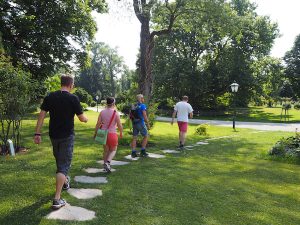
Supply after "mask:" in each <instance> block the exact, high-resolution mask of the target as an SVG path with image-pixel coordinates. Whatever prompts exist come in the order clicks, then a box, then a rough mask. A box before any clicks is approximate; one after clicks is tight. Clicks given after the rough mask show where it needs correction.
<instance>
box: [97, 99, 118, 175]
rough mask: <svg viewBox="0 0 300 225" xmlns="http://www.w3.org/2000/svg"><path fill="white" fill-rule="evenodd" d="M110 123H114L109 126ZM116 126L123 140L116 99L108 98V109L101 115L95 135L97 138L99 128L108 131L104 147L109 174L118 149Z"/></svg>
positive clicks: (104, 157) (105, 166)
mask: <svg viewBox="0 0 300 225" xmlns="http://www.w3.org/2000/svg"><path fill="white" fill-rule="evenodd" d="M110 121H112V122H111V124H110V126H109V123H110ZM108 126H109V127H108ZM116 126H117V127H118V129H119V132H120V138H122V132H123V127H122V124H121V121H120V115H119V113H118V112H117V111H116V110H115V99H114V98H112V97H108V98H107V99H106V108H105V109H104V110H102V111H101V112H100V114H99V117H98V121H97V124H96V128H95V134H94V138H95V137H96V133H97V131H98V129H99V128H101V129H103V130H108V134H107V141H106V145H103V161H104V164H103V166H104V170H105V171H106V172H108V173H109V172H111V166H110V162H111V160H112V159H113V158H114V156H115V154H116V151H117V147H118V135H117V131H116Z"/></svg>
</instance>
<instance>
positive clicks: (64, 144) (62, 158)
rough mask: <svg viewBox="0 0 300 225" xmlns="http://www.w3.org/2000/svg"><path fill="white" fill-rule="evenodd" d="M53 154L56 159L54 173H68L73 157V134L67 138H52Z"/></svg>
mask: <svg viewBox="0 0 300 225" xmlns="http://www.w3.org/2000/svg"><path fill="white" fill-rule="evenodd" d="M51 142H52V146H53V155H54V157H55V161H56V173H62V174H64V175H65V176H67V175H68V172H69V169H70V167H71V161H72V157H73V146H74V135H71V136H70V137H67V138H60V139H53V138H51Z"/></svg>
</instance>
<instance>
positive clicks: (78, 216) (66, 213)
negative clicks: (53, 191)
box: [46, 204, 96, 221]
mask: <svg viewBox="0 0 300 225" xmlns="http://www.w3.org/2000/svg"><path fill="white" fill-rule="evenodd" d="M95 214H96V213H95V212H94V211H90V210H87V209H85V208H81V207H77V206H71V205H70V204H67V205H66V206H64V207H62V208H60V209H59V210H56V211H53V212H51V213H50V214H48V215H47V216H46V218H47V219H55V220H74V221H86V220H92V219H94V218H95V217H96V215H95Z"/></svg>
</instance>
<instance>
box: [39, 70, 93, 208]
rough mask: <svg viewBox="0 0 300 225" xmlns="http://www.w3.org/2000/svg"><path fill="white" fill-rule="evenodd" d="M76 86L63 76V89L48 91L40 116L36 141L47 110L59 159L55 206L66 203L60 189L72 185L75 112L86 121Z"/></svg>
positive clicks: (71, 79) (53, 142) (57, 158)
mask: <svg viewBox="0 0 300 225" xmlns="http://www.w3.org/2000/svg"><path fill="white" fill-rule="evenodd" d="M73 86H74V78H73V77H72V76H68V75H63V76H61V90H59V91H55V92H52V93H50V94H49V95H47V96H46V97H45V99H44V101H43V103H42V105H41V112H40V114H39V117H38V121H37V125H36V130H35V134H34V142H35V143H36V144H40V143H41V141H42V138H41V128H42V126H43V122H44V119H45V116H46V114H47V112H49V114H50V121H49V136H50V139H51V142H52V146H53V155H54V157H55V160H56V168H57V170H56V193H55V197H54V199H53V204H52V208H53V209H59V208H61V207H62V206H65V204H66V201H65V200H64V199H62V198H61V196H60V195H61V190H62V189H65V190H67V189H69V188H70V185H69V181H70V178H69V177H68V171H69V169H70V166H71V161H72V155H73V145H74V116H75V114H76V115H77V117H78V119H79V120H80V121H81V122H85V123H86V122H87V121H88V119H87V117H86V116H85V115H84V114H83V112H82V108H81V105H80V102H79V99H78V97H77V96H76V95H73V94H71V93H70V91H71V90H72V89H73Z"/></svg>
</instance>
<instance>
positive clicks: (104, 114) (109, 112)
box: [100, 108, 120, 133]
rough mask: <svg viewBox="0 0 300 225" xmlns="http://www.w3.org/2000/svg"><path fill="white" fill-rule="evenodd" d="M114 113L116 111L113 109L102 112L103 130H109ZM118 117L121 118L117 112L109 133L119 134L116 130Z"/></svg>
mask: <svg viewBox="0 0 300 225" xmlns="http://www.w3.org/2000/svg"><path fill="white" fill-rule="evenodd" d="M113 113H114V109H111V108H108V109H104V110H102V111H101V112H100V115H101V121H102V124H103V125H102V128H101V129H103V130H106V129H107V127H108V124H109V121H110V120H111V117H112V115H113ZM117 117H120V115H119V113H118V112H116V114H115V115H114V118H113V120H112V122H111V124H110V126H109V129H108V132H109V133H117V130H116V125H117Z"/></svg>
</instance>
